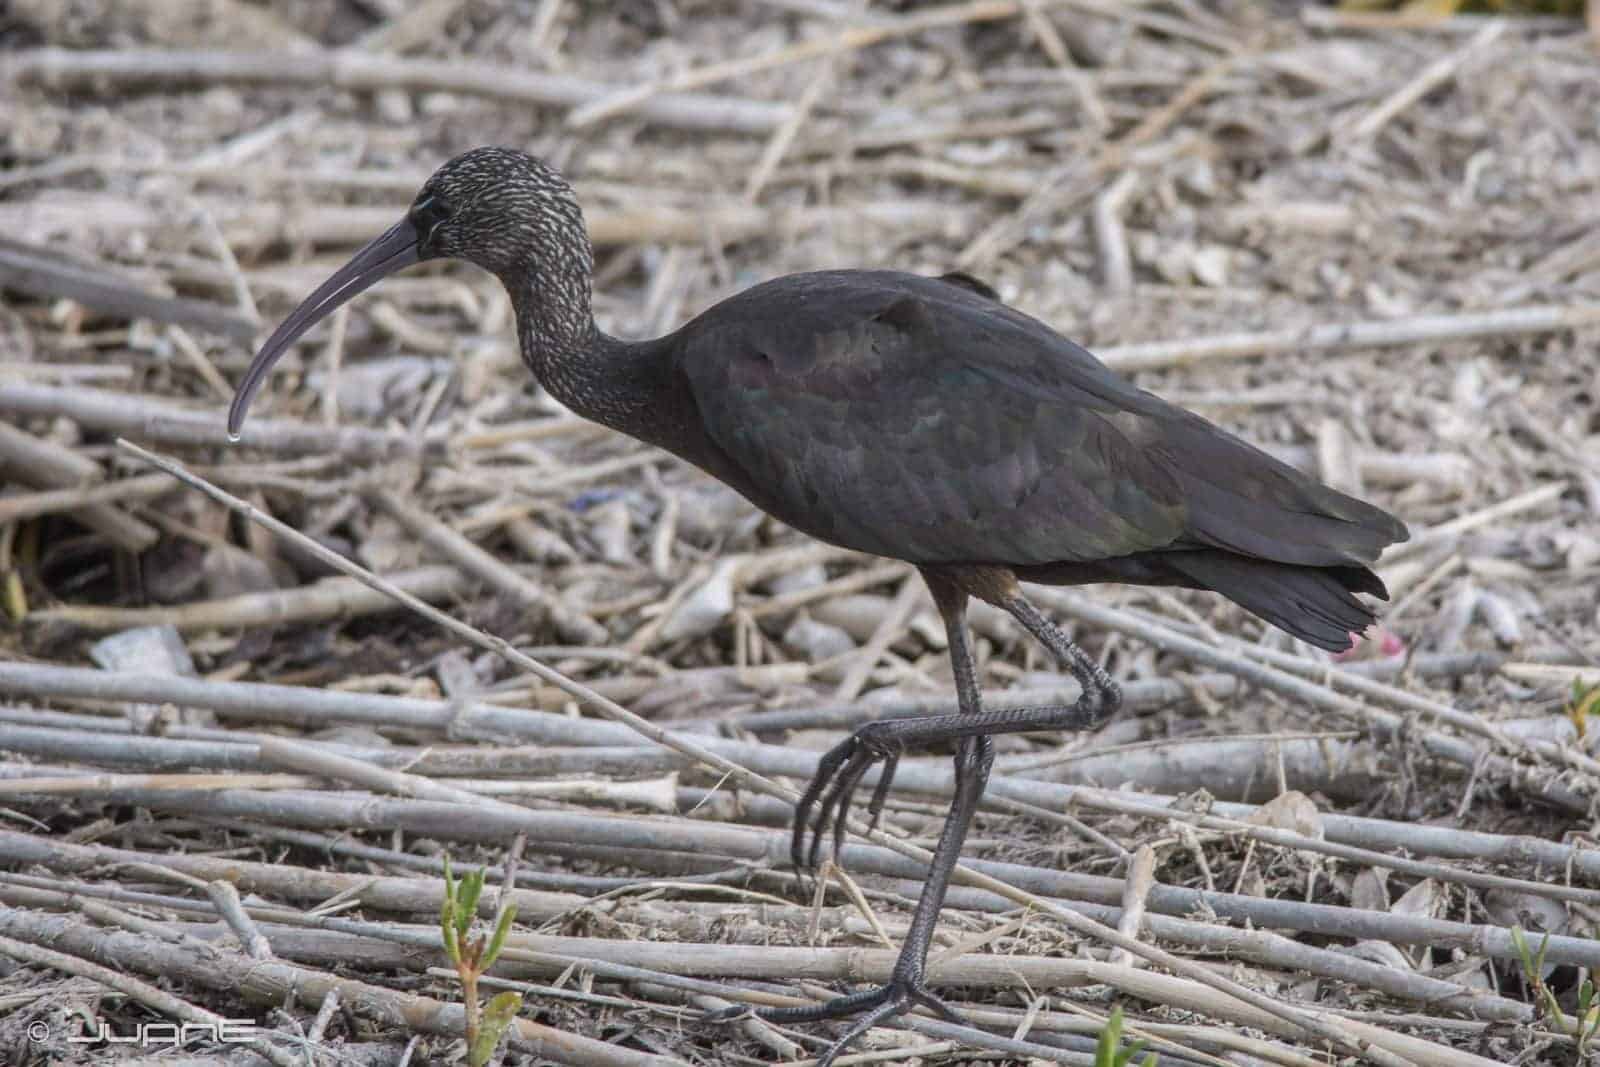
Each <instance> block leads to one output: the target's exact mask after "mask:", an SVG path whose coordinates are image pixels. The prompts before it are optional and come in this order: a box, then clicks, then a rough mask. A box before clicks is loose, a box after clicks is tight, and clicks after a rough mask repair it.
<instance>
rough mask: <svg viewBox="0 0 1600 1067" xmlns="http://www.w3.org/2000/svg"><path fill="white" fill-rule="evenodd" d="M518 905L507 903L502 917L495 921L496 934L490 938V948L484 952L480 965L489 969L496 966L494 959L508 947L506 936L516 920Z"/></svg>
mask: <svg viewBox="0 0 1600 1067" xmlns="http://www.w3.org/2000/svg"><path fill="white" fill-rule="evenodd" d="M516 918H517V906H516V905H515V904H507V905H506V906H505V908H504V909H503V910H502V911H501V912H500V917H499V919H497V920H496V921H495V926H494V936H493V937H491V938H490V939H489V948H488V950H487V951H485V952H484V954H483V959H482V960H481V961H480V962H479V964H478V966H480V967H482V968H483V969H484V970H486V971H487V970H488V969H489V968H490V967H492V966H494V961H495V960H497V959H499V958H500V950H501V949H503V948H505V947H506V936H507V935H509V934H510V933H511V924H512V923H513V922H515V921H516Z"/></svg>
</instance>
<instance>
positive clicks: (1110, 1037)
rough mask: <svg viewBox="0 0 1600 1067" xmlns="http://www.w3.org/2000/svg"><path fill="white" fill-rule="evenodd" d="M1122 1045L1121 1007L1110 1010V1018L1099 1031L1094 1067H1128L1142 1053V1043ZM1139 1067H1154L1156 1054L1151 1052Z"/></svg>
mask: <svg viewBox="0 0 1600 1067" xmlns="http://www.w3.org/2000/svg"><path fill="white" fill-rule="evenodd" d="M1121 1044H1122V1007H1121V1005H1118V1006H1117V1007H1115V1008H1112V1009H1111V1017H1110V1018H1109V1019H1107V1020H1106V1025H1105V1028H1104V1029H1102V1030H1101V1031H1100V1042H1099V1044H1097V1045H1095V1048H1094V1067H1128V1065H1129V1064H1131V1063H1133V1058H1134V1057H1135V1056H1137V1055H1138V1054H1139V1053H1140V1052H1143V1051H1144V1042H1143V1041H1135V1042H1134V1043H1133V1044H1131V1045H1129V1046H1128V1047H1127V1048H1118V1047H1117V1046H1119V1045H1121ZM1139 1067H1156V1054H1155V1053H1154V1052H1151V1053H1149V1054H1147V1055H1146V1056H1145V1058H1144V1059H1143V1060H1141V1061H1140V1062H1139Z"/></svg>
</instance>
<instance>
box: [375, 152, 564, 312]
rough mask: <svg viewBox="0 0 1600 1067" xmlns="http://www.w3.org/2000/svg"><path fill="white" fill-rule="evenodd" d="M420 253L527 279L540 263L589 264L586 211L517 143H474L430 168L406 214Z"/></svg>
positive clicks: (509, 280)
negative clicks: (503, 145)
mask: <svg viewBox="0 0 1600 1067" xmlns="http://www.w3.org/2000/svg"><path fill="white" fill-rule="evenodd" d="M406 219H407V221H408V222H409V223H410V224H411V226H412V228H413V229H414V230H415V231H416V234H417V252H418V256H419V258H421V259H440V258H448V259H464V260H467V261H468V262H469V263H474V264H476V265H478V266H480V267H482V268H484V269H485V270H487V271H490V272H492V273H494V274H496V275H498V276H499V277H500V279H501V280H502V281H504V282H505V283H506V285H507V286H508V287H511V286H514V285H520V284H526V283H527V282H528V281H530V280H531V279H530V278H529V277H528V276H529V275H533V274H537V273H539V271H540V267H541V265H543V264H549V263H559V264H561V266H562V267H563V268H571V267H576V268H578V269H579V271H580V272H581V273H582V274H583V275H585V276H587V275H588V274H589V273H590V272H591V270H592V267H593V257H592V254H591V252H590V250H589V242H588V240H587V238H586V237H584V229H583V212H582V211H581V210H579V208H578V201H577V198H576V197H574V196H573V195H572V188H571V186H569V185H568V184H567V182H566V179H564V178H562V177H561V175H560V174H557V173H556V172H555V170H553V169H552V168H550V167H549V166H547V165H545V164H544V163H542V162H541V161H539V160H537V159H534V158H533V157H532V156H530V155H528V154H527V153H525V152H519V151H517V150H516V149H514V148H497V147H486V148H474V149H472V150H471V151H470V152H463V153H462V154H461V155H459V156H456V157H455V158H454V159H452V160H450V162H448V163H446V164H445V165H444V166H442V167H440V168H439V169H438V170H437V171H435V172H434V174H433V177H431V178H429V179H428V180H427V181H426V182H425V183H424V184H423V186H422V189H421V191H419V192H418V193H417V198H416V200H414V201H413V202H412V204H411V209H410V211H408V212H407V213H406Z"/></svg>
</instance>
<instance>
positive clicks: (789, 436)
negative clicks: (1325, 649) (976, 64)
mask: <svg viewBox="0 0 1600 1067" xmlns="http://www.w3.org/2000/svg"><path fill="white" fill-rule="evenodd" d="M979 284H981V283H979ZM671 348H672V358H673V359H675V360H676V361H677V364H678V367H679V371H680V373H681V375H682V377H683V379H684V380H685V382H686V384H687V390H688V393H689V394H690V395H691V396H692V397H693V401H694V403H695V404H696V405H697V406H698V408H699V414H700V416H701V418H702V420H703V423H704V426H705V431H706V434H707V437H708V441H709V443H710V446H711V447H712V449H713V450H714V451H715V452H716V453H717V455H716V456H715V457H714V459H713V462H710V463H703V465H706V466H708V467H710V468H712V469H713V472H714V473H716V474H718V475H719V476H721V477H723V478H724V479H725V480H727V481H729V482H731V483H732V484H733V485H734V486H735V487H736V488H738V489H739V490H740V491H742V492H744V493H745V494H746V495H747V496H749V497H750V498H751V499H752V500H753V501H754V502H756V503H757V504H758V505H760V506H762V507H763V508H765V509H766V510H768V511H770V512H772V513H773V514H775V515H777V516H778V517H779V518H781V519H783V520H784V521H786V522H788V523H790V524H791V525H794V526H796V527H798V528H800V529H802V530H804V531H806V532H808V533H811V534H813V535H814V536H817V537H820V538H822V539H824V540H828V541H832V542H834V543H837V544H841V545H845V546H846V547H851V548H856V549H859V550H862V551H866V552H873V553H876V554H879V555H884V556H889V557H893V558H900V559H906V560H910V561H912V562H916V563H941V562H987V563H998V564H1006V565H1010V566H1015V567H1038V566H1042V565H1048V564H1052V563H1083V562H1087V561H1093V560H1103V559H1108V558H1113V557H1119V556H1127V555H1130V554H1136V553H1151V552H1163V551H1184V550H1195V549H1217V550H1224V551H1227V552H1230V553H1236V554H1239V555H1243V556H1247V557H1253V558H1257V559H1262V560H1269V561H1276V562H1281V563H1287V564H1297V565H1308V566H1341V565H1362V564H1365V563H1370V562H1372V561H1373V560H1375V559H1376V558H1377V555H1378V553H1379V552H1380V551H1381V550H1382V549H1383V547H1384V546H1385V545H1387V544H1389V543H1390V542H1392V541H1395V540H1397V539H1402V538H1403V537H1404V536H1405V531H1404V527H1403V526H1401V525H1400V524H1399V523H1398V522H1397V521H1396V520H1395V519H1394V518H1393V517H1392V516H1390V515H1388V514H1387V513H1385V512H1383V511H1381V510H1380V509H1378V508H1375V507H1372V506H1371V505H1368V504H1365V503H1363V502H1361V501H1359V500H1355V499H1354V498H1352V497H1349V496H1346V495H1345V494H1342V493H1339V492H1337V491H1335V490H1333V489H1331V488H1329V487H1327V486H1324V485H1321V484H1320V483H1318V482H1316V481H1314V480H1313V479H1310V478H1308V477H1306V476H1305V475H1304V474H1301V473H1300V472H1299V471H1297V470H1295V469H1293V468H1292V467H1289V466H1287V465H1285V464H1283V463H1280V462H1279V461H1277V460H1275V459H1273V458H1272V457H1270V456H1268V455H1266V454H1265V453H1263V452H1261V451H1260V450H1259V449H1256V448H1254V447H1252V446H1250V445H1248V444H1246V443H1245V442H1243V441H1241V440H1239V439H1238V438H1237V437H1234V436H1233V435H1231V434H1229V433H1227V432H1226V431H1224V430H1222V429H1220V428H1219V427H1216V426H1214V425H1212V424H1211V423H1209V422H1206V421H1205V420H1204V419H1201V418H1200V417H1199V416H1197V415H1193V414H1191V413H1189V412H1186V411H1184V410H1182V409H1180V408H1177V407H1174V406H1172V405H1170V404H1168V403H1166V402H1165V401H1162V400H1161V399H1159V398H1158V397H1155V396H1154V395H1152V394H1150V393H1148V392H1145V391H1143V390H1141V389H1138V388H1136V387H1135V386H1133V385H1132V384H1131V383H1129V382H1127V381H1126V380H1125V379H1123V378H1121V377H1120V376H1118V375H1116V374H1115V373H1114V372H1112V371H1111V370H1110V369H1109V368H1107V367H1106V366H1105V365H1104V364H1102V363H1101V362H1100V361H1099V360H1097V359H1095V358H1094V356H1092V355H1091V354H1090V353H1089V352H1087V351H1086V350H1084V349H1083V348H1082V347H1080V346H1078V345H1076V344H1074V343H1073V342H1071V341H1069V340H1068V339H1066V338H1065V337H1063V336H1061V335H1060V334H1059V333H1057V332H1056V331H1055V330H1053V329H1051V328H1050V327H1049V326H1047V325H1045V324H1044V323H1042V322H1040V321H1038V320H1037V319H1034V318H1032V317H1030V316H1028V315H1025V314H1023V313H1022V312H1019V311H1016V310H1015V309H1012V308H1009V307H1006V306H1005V305H1003V304H1001V303H1000V302H998V301H997V300H995V299H993V298H992V297H991V296H989V295H986V294H985V293H984V292H983V291H982V290H981V289H979V288H978V287H977V285H969V284H966V283H965V282H964V281H962V280H957V281H946V280H940V279H936V278H926V277H922V276H918V275H912V274H905V273H900V272H894V271H819V272H813V273H808V274H796V275H788V276H785V277H782V278H779V279H776V280H774V281H771V282H767V283H764V284H761V285H757V286H755V287H753V288H751V289H748V290H746V291H744V292H742V293H740V294H738V295H736V296H734V297H731V298H729V299H728V300H726V301H724V302H722V303H721V304H718V305H716V306H715V307H713V308H711V309H710V310H709V311H707V312H706V313H704V314H703V315H701V316H700V317H699V318H697V319H695V320H694V321H692V322H691V323H689V324H688V325H687V326H685V327H684V329H683V330H681V331H679V332H678V333H677V334H675V335H674V336H673V338H672V339H671ZM691 458H695V457H691Z"/></svg>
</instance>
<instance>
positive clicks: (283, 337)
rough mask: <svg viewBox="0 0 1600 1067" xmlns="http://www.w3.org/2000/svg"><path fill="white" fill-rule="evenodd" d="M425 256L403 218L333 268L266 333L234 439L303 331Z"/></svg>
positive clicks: (246, 382)
mask: <svg viewBox="0 0 1600 1067" xmlns="http://www.w3.org/2000/svg"><path fill="white" fill-rule="evenodd" d="M421 258H422V257H421V255H420V254H419V253H418V251H417V231H416V227H414V226H412V225H411V222H410V220H409V219H401V220H400V221H399V222H397V223H395V224H394V225H393V226H391V227H389V229H388V230H386V231H385V232H384V233H383V234H382V235H381V236H379V237H378V238H377V239H375V240H373V241H372V242H371V243H369V244H368V245H367V246H366V247H365V248H363V249H362V250H361V251H359V252H357V253H356V254H355V256H354V257H353V258H352V259H351V260H350V262H348V263H346V264H345V265H344V266H342V267H340V268H339V269H338V270H337V271H335V272H334V275H333V277H331V278H329V279H328V280H327V281H325V282H323V283H322V284H321V285H319V286H317V288H316V291H314V292H313V293H312V294H311V295H310V296H308V297H306V298H305V300H304V301H302V302H301V304H300V306H299V307H297V308H295V309H294V311H293V312H291V313H290V314H289V317H288V318H286V319H284V320H283V322H282V323H280V324H279V326H278V328H277V329H276V330H273V331H272V336H271V337H269V338H267V343H266V344H264V345H262V346H261V351H259V352H257V353H256V358H255V359H254V360H252V361H251V363H250V369H249V370H247V371H245V372H244V378H243V380H241V381H240V382H239V388H238V389H237V390H236V391H235V392H234V394H233V405H232V406H231V407H229V408H228V437H229V439H230V440H235V441H236V440H238V439H239V427H241V426H243V425H244V416H245V412H246V411H247V410H248V409H249V407H250V401H251V400H252V399H254V397H255V395H256V392H257V391H258V390H259V389H260V388H261V383H262V382H264V381H266V380H267V375H268V374H269V373H271V371H272V365H273V364H274V363H276V362H278V357H279V356H281V355H283V354H284V352H286V351H288V349H289V346H290V345H292V344H294V343H295V342H296V341H298V340H299V339H300V335H301V334H303V333H305V332H306V331H307V330H309V329H311V327H313V326H315V325H316V324H317V323H319V322H321V321H322V320H323V319H324V318H326V317H327V316H328V315H329V313H331V312H332V311H333V310H334V309H335V308H337V307H339V306H340V305H341V304H343V303H344V302H345V301H347V300H349V299H350V298H351V297H353V296H355V295H356V294H357V293H360V292H363V291H364V290H367V289H370V288H372V287H373V286H374V285H376V284H378V283H379V282H380V281H382V280H383V279H385V278H387V277H388V276H389V275H391V274H393V273H394V272H395V271H398V270H401V269H403V268H405V267H409V266H411V264H413V263H415V262H417V261H418V260H419V259H421Z"/></svg>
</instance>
